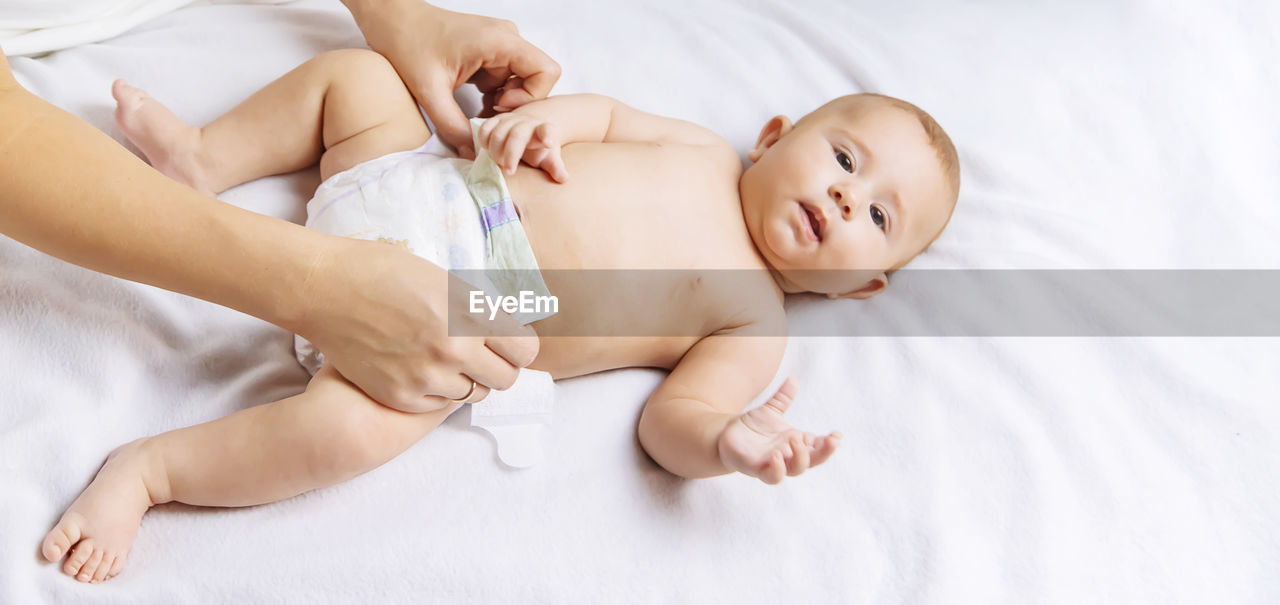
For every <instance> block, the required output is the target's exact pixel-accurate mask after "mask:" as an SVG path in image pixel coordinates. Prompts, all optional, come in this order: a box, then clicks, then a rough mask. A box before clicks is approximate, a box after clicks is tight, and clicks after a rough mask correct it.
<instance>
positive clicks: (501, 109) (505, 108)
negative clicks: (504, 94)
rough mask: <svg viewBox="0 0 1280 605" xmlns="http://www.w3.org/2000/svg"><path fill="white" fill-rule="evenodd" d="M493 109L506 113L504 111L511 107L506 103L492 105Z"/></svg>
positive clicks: (509, 109)
mask: <svg viewBox="0 0 1280 605" xmlns="http://www.w3.org/2000/svg"><path fill="white" fill-rule="evenodd" d="M493 110H494V111H500V112H503V113H506V112H508V111H511V108H510V107H507V106H506V105H494V106H493Z"/></svg>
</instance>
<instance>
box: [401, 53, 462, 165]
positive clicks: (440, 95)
mask: <svg viewBox="0 0 1280 605" xmlns="http://www.w3.org/2000/svg"><path fill="white" fill-rule="evenodd" d="M410 90H411V91H412V92H413V96H414V98H416V99H417V100H418V103H419V104H421V105H422V108H423V109H425V110H426V112H427V117H428V118H430V119H431V123H432V124H434V125H435V127H436V135H438V136H440V137H441V138H443V139H444V142H445V143H448V144H449V145H451V146H452V147H453V148H454V149H456V150H457V151H458V155H460V156H462V157H463V158H466V159H468V160H471V159H475V157H476V152H475V147H474V146H473V145H472V144H471V123H470V122H469V121H468V120H467V114H465V113H463V112H462V108H461V107H458V102H457V101H455V100H454V99H453V81H452V80H451V79H450V78H449V77H448V76H446V75H445V74H443V73H436V74H434V75H433V76H431V77H430V78H428V79H427V81H426V82H424V83H422V84H421V85H412V84H411V86H410Z"/></svg>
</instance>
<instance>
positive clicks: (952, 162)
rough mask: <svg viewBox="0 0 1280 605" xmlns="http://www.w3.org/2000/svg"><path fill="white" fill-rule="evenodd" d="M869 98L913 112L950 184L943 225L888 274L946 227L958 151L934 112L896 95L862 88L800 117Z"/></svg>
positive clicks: (955, 189)
mask: <svg viewBox="0 0 1280 605" xmlns="http://www.w3.org/2000/svg"><path fill="white" fill-rule="evenodd" d="M868 102H870V103H880V104H885V105H889V106H890V107H896V108H898V109H901V110H903V111H906V112H907V113H909V114H911V115H913V116H915V118H916V119H917V120H919V122H920V126H921V127H922V128H924V133H925V136H927V137H928V138H929V146H930V147H933V151H934V153H936V154H937V156H938V164H939V165H940V166H941V167H942V171H943V173H944V174H945V175H946V178H947V184H948V185H950V186H951V210H952V212H948V213H947V220H945V221H943V223H942V227H941V228H940V229H938V232H937V233H934V234H933V237H931V238H929V243H927V244H925V245H924V247H923V248H921V249H920V251H919V252H917V253H915V254H914V255H912V256H911V257H910V258H907V259H906V260H904V261H902V262H900V263H898V264H897V265H895V266H894V267H893V268H891V269H889V270H888V271H886V272H885V273H886V274H887V275H892V274H893V272H895V271H897V270H898V269H901V268H902V267H903V265H906V264H907V263H909V262H911V260H912V259H914V258H915V257H916V256H919V255H920V254H921V253H923V252H924V251H925V250H928V249H929V246H932V245H933V242H935V241H937V240H938V237H939V236H941V235H942V232H943V231H945V230H946V228H947V225H948V224H950V223H951V215H952V214H953V213H954V211H955V204H956V200H957V198H958V197H959V195H960V154H959V153H958V152H957V151H956V146H955V143H952V142H951V137H950V136H947V131H945V130H943V129H942V126H941V125H940V124H938V121H937V120H935V119H933V116H931V115H929V113H928V112H927V111H925V110H923V109H920V108H919V107H917V106H915V105H914V104H912V103H909V102H907V101H903V100H902V99H899V98H897V97H891V96H888V95H882V94H879V93H874V92H863V93H858V94H852V95H845V96H843V97H839V98H836V99H834V100H832V101H830V102H828V103H826V104H825V105H823V106H822V107H819V108H818V109H816V110H814V111H813V112H811V113H810V114H809V115H806V116H805V117H803V118H801V119H800V121H801V122H804V121H805V120H806V119H808V118H809V116H814V115H817V114H820V113H823V112H825V111H840V110H853V111H858V110H859V109H860V108H861V107H863V106H864V104H865V103H868Z"/></svg>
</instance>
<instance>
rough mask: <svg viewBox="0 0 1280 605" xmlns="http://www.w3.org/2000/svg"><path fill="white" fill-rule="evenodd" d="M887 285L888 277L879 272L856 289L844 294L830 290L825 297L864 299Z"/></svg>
mask: <svg viewBox="0 0 1280 605" xmlns="http://www.w3.org/2000/svg"><path fill="white" fill-rule="evenodd" d="M888 285H889V278H888V277H887V276H886V275H885V274H884V273H881V274H880V275H877V276H875V277H873V278H871V279H869V280H867V283H865V284H863V285H862V287H861V288H858V289H857V290H851V291H849V292H845V293H844V294H836V293H835V292H832V293H830V294H827V298H856V299H858V300H866V299H868V298H871V297H872V296H875V295H877V294H879V293H881V292H884V289H885V286H888Z"/></svg>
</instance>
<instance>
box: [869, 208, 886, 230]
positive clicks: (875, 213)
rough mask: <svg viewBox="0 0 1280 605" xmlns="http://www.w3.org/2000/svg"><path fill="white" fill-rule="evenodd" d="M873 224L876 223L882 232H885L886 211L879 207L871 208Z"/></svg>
mask: <svg viewBox="0 0 1280 605" xmlns="http://www.w3.org/2000/svg"><path fill="white" fill-rule="evenodd" d="M871 222H873V223H875V224H876V226H877V227H879V228H880V230H881V231H884V211H883V210H881V209H880V207H879V206H872V207H871Z"/></svg>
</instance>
